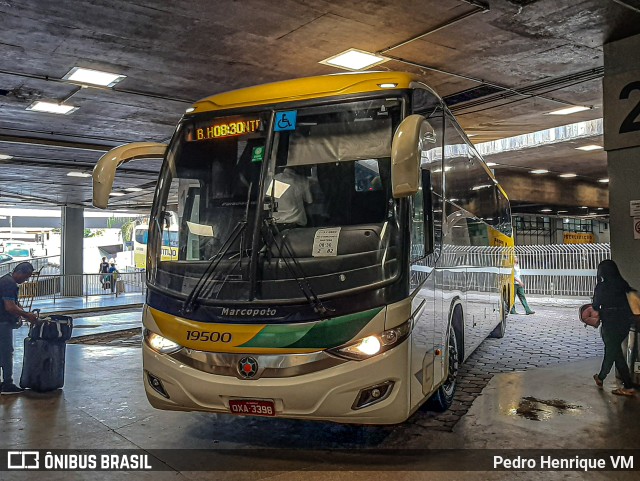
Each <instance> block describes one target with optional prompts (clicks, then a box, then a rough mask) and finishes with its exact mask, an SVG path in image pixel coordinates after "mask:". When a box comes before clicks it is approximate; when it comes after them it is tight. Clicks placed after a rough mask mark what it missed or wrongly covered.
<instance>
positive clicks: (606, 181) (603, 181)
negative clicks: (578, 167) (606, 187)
mask: <svg viewBox="0 0 640 481" xmlns="http://www.w3.org/2000/svg"><path fill="white" fill-rule="evenodd" d="M598 182H601V183H603V184H607V183H609V179H598Z"/></svg>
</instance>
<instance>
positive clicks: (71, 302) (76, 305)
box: [32, 292, 145, 316]
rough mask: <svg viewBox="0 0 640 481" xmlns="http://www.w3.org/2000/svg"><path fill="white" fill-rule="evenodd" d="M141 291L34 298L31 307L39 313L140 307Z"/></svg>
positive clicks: (71, 312) (141, 301)
mask: <svg viewBox="0 0 640 481" xmlns="http://www.w3.org/2000/svg"><path fill="white" fill-rule="evenodd" d="M144 297H145V295H144V294H143V293H139V292H135V293H130V294H129V293H127V294H120V295H118V296H115V295H100V296H83V297H62V298H57V299H36V300H35V301H33V306H32V308H33V309H40V310H41V315H43V316H45V315H47V314H53V313H55V314H76V313H82V312H85V313H86V312H97V311H109V310H118V309H129V308H139V307H142V304H143V303H144Z"/></svg>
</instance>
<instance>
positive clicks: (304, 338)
mask: <svg viewBox="0 0 640 481" xmlns="http://www.w3.org/2000/svg"><path fill="white" fill-rule="evenodd" d="M381 310H382V308H381V307H379V308H376V309H371V310H369V311H364V312H358V313H355V314H348V315H346V316H340V317H335V318H333V319H327V320H323V321H318V322H315V323H312V324H286V325H277V324H272V325H268V326H266V327H265V328H264V329H263V330H262V331H260V332H259V333H258V334H257V335H256V336H255V337H254V338H253V339H251V340H249V341H247V342H245V343H244V344H242V345H240V346H237V347H262V348H269V347H271V348H300V349H305V348H322V349H328V348H331V347H336V346H340V345H341V344H344V343H345V342H347V341H350V340H351V339H353V336H355V335H356V334H357V333H358V332H360V331H361V330H362V328H363V327H364V326H366V325H367V324H368V323H369V321H371V319H373V318H374V317H375V316H376V315H377V314H378V313H379V312H380V311H381Z"/></svg>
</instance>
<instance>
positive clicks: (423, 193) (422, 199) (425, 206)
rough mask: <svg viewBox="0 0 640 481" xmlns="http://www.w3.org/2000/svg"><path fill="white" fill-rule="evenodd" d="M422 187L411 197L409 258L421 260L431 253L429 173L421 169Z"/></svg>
mask: <svg viewBox="0 0 640 481" xmlns="http://www.w3.org/2000/svg"><path fill="white" fill-rule="evenodd" d="M421 172H422V178H421V184H422V187H421V188H420V190H418V192H417V193H416V195H415V196H414V197H413V203H412V212H411V214H412V215H411V258H412V259H421V258H423V257H425V256H427V255H429V254H431V253H432V252H433V245H434V243H433V208H432V200H431V197H432V193H431V172H430V171H429V170H427V169H422V171H421Z"/></svg>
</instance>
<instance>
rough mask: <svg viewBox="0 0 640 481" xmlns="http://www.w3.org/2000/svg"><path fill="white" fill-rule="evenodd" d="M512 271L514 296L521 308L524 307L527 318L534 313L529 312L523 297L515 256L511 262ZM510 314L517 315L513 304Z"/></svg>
mask: <svg viewBox="0 0 640 481" xmlns="http://www.w3.org/2000/svg"><path fill="white" fill-rule="evenodd" d="M513 270H514V275H513V280H514V282H515V286H514V287H515V289H516V295H517V296H518V299H520V302H521V303H522V307H524V312H525V314H526V315H527V316H528V315H531V314H535V313H536V311H532V310H531V308H530V307H529V304H528V303H527V298H526V297H525V295H524V282H523V281H522V272H521V271H520V264H519V263H518V257H517V256H516V257H515V258H514V260H513ZM511 314H517V312H516V304H515V302H514V303H513V307H512V308H511Z"/></svg>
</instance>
